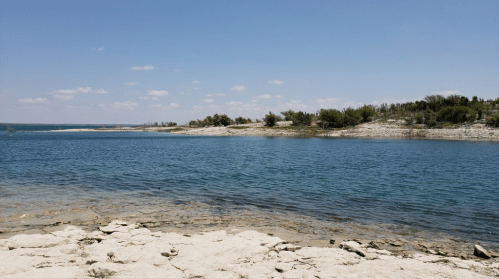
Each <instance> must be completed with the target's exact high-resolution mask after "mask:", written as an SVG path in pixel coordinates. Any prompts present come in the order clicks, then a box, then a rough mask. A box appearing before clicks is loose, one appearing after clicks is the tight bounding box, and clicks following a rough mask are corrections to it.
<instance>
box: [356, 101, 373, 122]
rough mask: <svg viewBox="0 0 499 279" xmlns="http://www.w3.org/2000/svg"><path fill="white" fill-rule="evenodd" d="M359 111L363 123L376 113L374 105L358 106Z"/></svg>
mask: <svg viewBox="0 0 499 279" xmlns="http://www.w3.org/2000/svg"><path fill="white" fill-rule="evenodd" d="M357 111H358V112H359V115H360V117H361V122H362V123H364V122H368V120H369V117H371V116H374V115H376V111H375V110H374V108H373V106H368V105H364V106H363V107H361V108H358V109H357Z"/></svg>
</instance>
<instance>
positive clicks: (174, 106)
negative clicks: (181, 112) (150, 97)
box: [150, 103, 180, 110]
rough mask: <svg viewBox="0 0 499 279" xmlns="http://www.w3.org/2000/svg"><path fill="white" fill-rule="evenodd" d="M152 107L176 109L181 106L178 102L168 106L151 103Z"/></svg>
mask: <svg viewBox="0 0 499 279" xmlns="http://www.w3.org/2000/svg"><path fill="white" fill-rule="evenodd" d="M150 107H151V108H154V109H163V110H167V109H175V108H179V107H180V105H179V104H177V103H170V104H169V105H168V106H164V105H162V104H153V105H150Z"/></svg>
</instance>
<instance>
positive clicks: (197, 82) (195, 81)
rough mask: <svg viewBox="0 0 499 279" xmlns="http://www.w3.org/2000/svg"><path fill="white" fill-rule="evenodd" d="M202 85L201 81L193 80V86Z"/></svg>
mask: <svg viewBox="0 0 499 279" xmlns="http://www.w3.org/2000/svg"><path fill="white" fill-rule="evenodd" d="M200 83H201V81H199V80H193V81H192V84H200Z"/></svg>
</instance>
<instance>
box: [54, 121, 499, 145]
mask: <svg viewBox="0 0 499 279" xmlns="http://www.w3.org/2000/svg"><path fill="white" fill-rule="evenodd" d="M49 132H168V133H171V134H176V135H198V136H264V137H317V138H372V139H389V138H392V139H432V140H469V141H476V140H481V141H499V129H498V128H490V127H487V126H485V125H484V124H474V125H460V126H457V127H456V128H449V129H445V128H442V129H427V128H425V127H423V126H418V125H412V126H407V125H404V124H402V122H401V121H394V120H392V121H386V122H385V121H383V122H382V121H374V122H369V123H364V124H360V125H357V126H355V127H351V128H343V129H326V130H324V129H321V128H320V127H307V128H299V127H293V126H291V121H281V122H278V125H277V126H276V127H273V128H270V127H264V126H263V124H262V123H251V124H241V125H229V126H227V127H223V126H221V127H202V128H185V127H181V128H180V127H137V128H133V127H125V128H107V129H66V130H51V131H49Z"/></svg>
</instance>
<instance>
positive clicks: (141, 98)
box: [139, 96, 149, 100]
mask: <svg viewBox="0 0 499 279" xmlns="http://www.w3.org/2000/svg"><path fill="white" fill-rule="evenodd" d="M139 100H149V97H147V96H146V97H139Z"/></svg>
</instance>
